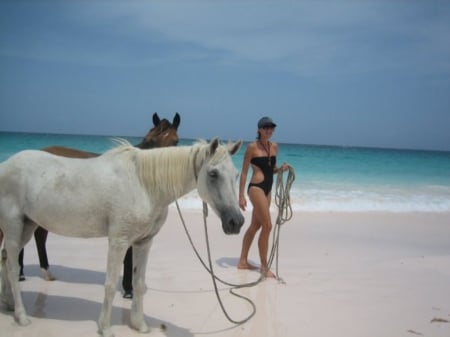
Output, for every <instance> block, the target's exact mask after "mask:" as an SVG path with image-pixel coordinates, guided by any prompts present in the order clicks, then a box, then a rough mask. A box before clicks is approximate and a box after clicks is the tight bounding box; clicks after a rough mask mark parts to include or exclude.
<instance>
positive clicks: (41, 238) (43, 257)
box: [34, 226, 55, 281]
mask: <svg viewBox="0 0 450 337" xmlns="http://www.w3.org/2000/svg"><path fill="white" fill-rule="evenodd" d="M47 235H48V231H47V230H46V229H45V228H42V227H40V226H39V227H38V228H36V230H35V231H34V240H35V241H36V248H37V252H38V256H39V266H40V267H41V272H42V276H43V277H44V279H45V280H47V281H54V280H55V278H54V277H53V275H52V273H51V272H50V270H48V268H49V267H50V266H49V264H48V257H47V248H46V246H45V245H46V243H47Z"/></svg>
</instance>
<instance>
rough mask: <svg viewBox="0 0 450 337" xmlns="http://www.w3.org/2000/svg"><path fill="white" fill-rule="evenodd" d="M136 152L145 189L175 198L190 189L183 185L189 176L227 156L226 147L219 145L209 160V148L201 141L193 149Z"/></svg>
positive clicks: (137, 165)
mask: <svg viewBox="0 0 450 337" xmlns="http://www.w3.org/2000/svg"><path fill="white" fill-rule="evenodd" d="M136 150H137V151H136V157H135V161H136V169H137V173H138V176H139V178H140V180H141V182H142V183H143V184H144V186H145V187H146V189H147V190H148V191H152V193H157V195H161V194H169V195H173V196H174V197H175V198H176V197H179V196H180V195H182V194H183V193H185V191H186V189H188V187H189V186H186V182H187V181H189V176H196V175H197V174H198V171H199V170H200V167H201V165H202V164H203V163H204V162H205V161H206V160H209V161H210V162H211V163H212V164H214V163H217V162H220V161H221V160H223V158H224V157H225V156H226V155H228V151H227V149H226V147H225V146H218V147H217V149H216V151H215V152H214V155H213V156H212V158H209V157H210V153H209V152H210V146H209V143H207V142H206V141H203V140H199V141H197V142H195V143H194V144H193V145H192V146H176V147H166V148H158V149H150V150H138V149H136ZM160 193H161V194H160Z"/></svg>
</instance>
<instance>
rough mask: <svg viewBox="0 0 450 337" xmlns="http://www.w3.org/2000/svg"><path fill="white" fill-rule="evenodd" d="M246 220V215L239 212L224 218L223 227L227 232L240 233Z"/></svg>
mask: <svg viewBox="0 0 450 337" xmlns="http://www.w3.org/2000/svg"><path fill="white" fill-rule="evenodd" d="M244 221H245V219H244V216H243V215H242V214H241V213H240V212H239V213H237V214H236V215H234V216H232V217H228V218H226V219H222V229H223V231H224V233H225V234H239V232H240V230H241V227H242V225H243V224H244Z"/></svg>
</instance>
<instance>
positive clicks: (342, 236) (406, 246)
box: [0, 206, 450, 337]
mask: <svg viewBox="0 0 450 337" xmlns="http://www.w3.org/2000/svg"><path fill="white" fill-rule="evenodd" d="M210 213H212V212H210ZM183 215H184V217H185V219H186V222H187V223H188V226H189V228H190V230H191V232H192V235H193V238H194V241H195V244H196V245H197V246H198V247H199V248H198V249H199V251H200V252H201V254H202V255H203V256H204V257H205V258H206V250H205V243H204V234H203V221H202V215H201V212H200V211H183ZM245 216H246V219H247V221H246V224H245V225H244V226H247V225H248V221H249V219H250V212H249V211H247V212H246V213H245ZM274 218H275V217H274ZM208 230H209V234H210V240H211V249H212V255H213V266H214V268H215V271H216V273H217V274H218V276H219V277H221V278H223V279H224V280H226V281H229V282H232V283H246V282H252V281H255V280H257V279H258V277H259V273H258V272H256V271H247V270H238V269H237V268H236V264H237V261H238V257H239V252H240V245H241V240H242V236H243V231H242V232H241V234H239V235H238V236H226V235H225V234H223V232H222V230H221V228H220V223H219V220H218V219H217V217H216V216H215V215H214V214H210V216H209V218H208ZM243 230H245V228H244V229H243ZM256 247H257V246H256V243H255V244H254V245H253V247H252V250H251V252H250V257H251V262H253V263H254V264H258V253H257V249H256ZM47 249H48V255H49V260H50V265H51V267H50V270H51V271H52V273H53V274H54V276H55V277H56V278H57V280H56V281H53V282H49V281H45V280H43V279H42V278H41V275H40V270H39V265H38V258H37V253H36V249H35V244H34V240H32V241H31V242H30V243H29V244H28V245H27V247H26V250H25V275H26V281H24V282H21V286H22V290H23V296H24V302H25V305H26V309H27V312H28V315H29V316H30V319H31V321H32V324H31V325H29V326H26V327H19V326H18V325H17V324H16V323H15V322H14V320H13V316H12V313H11V312H7V311H6V310H5V308H4V306H3V305H1V306H0V307H1V309H0V327H1V329H0V336H8V337H22V336H27V337H30V336H32V337H35V336H36V337H37V336H39V337H40V336H42V337H53V336H55V337H56V336H58V337H60V336H67V337H71V336H73V337H75V336H77V337H78V336H98V335H97V326H96V320H97V318H98V315H99V313H100V309H101V303H102V300H103V282H104V277H105V264H106V251H107V240H106V238H101V239H73V238H66V237H61V236H58V235H54V234H49V237H48V241H47ZM279 253H280V257H279V265H278V267H279V275H280V276H281V277H282V279H283V280H284V281H285V284H283V283H281V282H278V281H277V280H274V279H266V280H264V281H263V282H261V283H259V284H258V285H256V286H254V287H251V288H244V289H240V290H238V291H237V292H238V293H240V294H243V295H245V296H248V297H249V298H250V299H251V300H252V301H253V302H254V303H255V305H256V309H257V311H256V314H255V316H254V317H252V318H251V319H250V320H249V321H248V322H246V323H244V324H242V325H235V324H233V323H231V322H229V321H228V320H227V318H226V317H225V315H224V314H223V312H222V310H221V308H220V306H219V304H218V301H217V299H216V297H215V293H214V288H213V285H212V281H211V278H210V276H209V275H208V273H207V272H206V271H205V270H204V269H203V267H202V266H201V264H200V263H199V262H198V260H197V258H196V256H195V255H194V253H193V251H192V248H191V246H190V244H189V242H188V240H187V238H186V235H185V233H184V230H183V228H182V225H181V221H180V219H179V217H178V214H177V213H176V210H175V208H174V207H173V206H171V207H170V214H169V218H168V220H167V223H166V224H165V225H164V227H163V229H162V230H161V232H160V233H159V234H158V236H157V237H156V239H155V241H154V244H153V247H152V249H151V252H150V259H149V264H148V269H147V286H148V291H147V294H146V295H145V299H144V312H145V315H146V318H147V322H148V323H149V325H150V327H151V332H150V333H149V334H147V335H148V336H171V337H180V336H183V337H189V336H217V337H237V336H248V337H250V336H252V337H254V336H266V337H283V336H286V337H298V336H302V337H323V336H334V337H339V336H342V337H364V336H367V337H377V336H379V337H388V336H405V337H406V336H409V337H413V336H432V337H448V336H450V323H449V321H450V300H449V299H450V214H447V213H443V214H433V213H428V214H427V213H408V214H395V213H378V212H377V213H352V214H347V213H296V214H294V217H293V219H292V220H291V221H290V222H288V223H286V224H285V225H283V227H282V228H281V237H280V250H279ZM272 270H273V271H275V267H274V266H273V268H272ZM219 289H220V292H219V293H220V296H221V298H222V300H223V303H224V305H225V307H226V310H227V312H228V313H229V315H230V316H231V318H232V319H234V320H242V319H245V318H246V317H247V316H248V315H250V314H251V306H250V305H249V304H248V303H247V302H245V301H243V300H242V299H239V298H236V297H234V296H232V295H230V293H229V292H228V289H229V287H228V286H225V285H222V284H219ZM121 295H122V294H121V287H120V286H119V289H118V292H117V295H116V297H115V301H114V307H113V318H112V324H113V327H112V330H113V332H114V333H115V335H116V336H125V337H126V336H142V334H140V333H138V332H136V331H134V330H131V329H130V328H129V326H128V322H129V309H130V304H131V301H130V300H127V299H123V298H122V296H121Z"/></svg>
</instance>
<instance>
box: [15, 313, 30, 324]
mask: <svg viewBox="0 0 450 337" xmlns="http://www.w3.org/2000/svg"><path fill="white" fill-rule="evenodd" d="M16 321H17V324H19V325H20V326H27V325H30V324H31V320H30V319H29V318H28V317H27V316H25V315H23V316H20V317H18V318H17V319H16Z"/></svg>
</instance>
